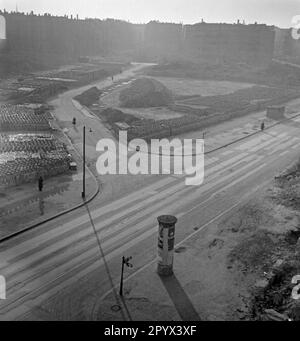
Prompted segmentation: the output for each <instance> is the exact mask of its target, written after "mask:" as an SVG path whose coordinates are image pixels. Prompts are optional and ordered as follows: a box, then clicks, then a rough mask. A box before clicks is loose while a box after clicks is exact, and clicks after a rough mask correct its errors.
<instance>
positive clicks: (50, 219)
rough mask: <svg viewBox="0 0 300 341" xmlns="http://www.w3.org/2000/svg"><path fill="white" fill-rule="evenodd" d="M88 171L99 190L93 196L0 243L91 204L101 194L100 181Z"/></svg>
mask: <svg viewBox="0 0 300 341" xmlns="http://www.w3.org/2000/svg"><path fill="white" fill-rule="evenodd" d="M87 170H88V171H89V172H90V174H91V175H92V178H93V179H94V181H95V183H96V184H97V189H96V191H95V192H94V193H93V194H92V196H91V197H90V198H89V199H87V200H85V199H83V202H82V203H80V204H78V205H76V206H74V207H72V208H69V209H67V210H65V211H62V212H60V213H58V214H56V215H54V216H52V217H49V218H47V219H45V220H43V221H40V222H38V223H36V224H33V225H30V226H27V227H24V228H23V229H21V230H20V231H17V232H14V233H12V234H9V235H7V236H5V237H3V238H0V243H3V242H5V241H8V240H10V239H12V238H14V237H17V236H19V235H20V234H22V233H25V232H28V231H30V230H33V229H34V228H36V227H38V226H41V225H43V224H45V223H48V222H50V221H52V220H54V219H56V218H59V217H61V216H63V215H65V214H68V213H70V212H73V211H75V210H77V209H78V208H81V207H83V206H84V205H85V204H88V203H89V202H91V201H92V200H94V199H95V197H96V196H97V195H98V194H99V192H100V185H99V184H98V181H97V180H96V178H95V176H94V174H92V172H91V171H90V170H89V169H88V168H87Z"/></svg>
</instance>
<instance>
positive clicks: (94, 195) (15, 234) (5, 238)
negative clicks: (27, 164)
mask: <svg viewBox="0 0 300 341" xmlns="http://www.w3.org/2000/svg"><path fill="white" fill-rule="evenodd" d="M298 116H300V113H298V114H296V115H294V116H291V117H289V118H285V119H283V120H281V121H278V122H275V123H274V124H271V125H270V126H268V127H266V128H265V130H268V129H271V128H273V127H275V126H277V125H279V124H282V123H283V122H286V121H290V120H291V119H293V118H295V117H298ZM259 133H261V130H258V131H256V132H254V133H251V134H248V135H246V136H243V137H241V138H239V139H236V140H234V141H231V142H229V143H227V144H224V145H222V146H220V147H217V148H215V149H212V150H209V151H207V152H204V154H210V153H213V152H215V151H218V150H220V149H223V148H226V147H228V146H230V145H232V144H234V143H237V142H239V141H242V140H245V139H247V138H248V137H250V136H254V135H256V134H259ZM69 140H70V139H69ZM70 142H71V141H70ZM71 144H72V143H71ZM72 145H73V144H72ZM74 150H75V151H76V152H77V153H78V151H77V150H76V148H75V147H74ZM195 155H196V154H195V153H193V154H191V156H195ZM86 169H87V170H88V171H89V173H90V174H91V176H92V178H93V180H94V181H95V183H96V186H97V189H96V191H95V192H94V194H92V196H91V197H90V198H89V199H88V200H83V202H82V203H81V204H78V205H76V206H74V207H72V208H70V209H68V210H65V211H62V212H60V213H58V214H56V215H54V216H52V217H50V218H48V219H45V220H43V221H41V222H38V223H36V224H33V225H31V226H27V227H25V228H23V229H21V230H20V231H18V232H15V233H12V234H10V235H8V236H6V237H3V238H0V243H2V242H5V241H7V240H10V239H12V238H14V237H16V236H18V235H20V234H22V233H25V232H28V231H30V230H32V229H34V228H36V227H38V226H41V225H42V224H45V223H47V222H50V221H52V220H54V219H56V218H59V217H61V216H63V215H65V214H68V213H70V212H73V211H75V210H77V209H78V208H81V207H83V206H84V205H85V204H87V203H89V202H91V201H92V200H93V199H94V198H95V197H96V196H97V195H98V194H99V192H100V185H99V183H98V181H97V179H96V178H95V176H94V174H93V173H92V172H91V170H90V169H89V168H88V167H86Z"/></svg>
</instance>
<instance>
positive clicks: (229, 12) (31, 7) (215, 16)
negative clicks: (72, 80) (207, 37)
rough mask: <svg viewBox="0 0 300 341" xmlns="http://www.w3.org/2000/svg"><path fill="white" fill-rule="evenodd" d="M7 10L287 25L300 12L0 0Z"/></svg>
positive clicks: (210, 4) (261, 0) (153, 1)
mask: <svg viewBox="0 0 300 341" xmlns="http://www.w3.org/2000/svg"><path fill="white" fill-rule="evenodd" d="M0 8H1V9H2V10H4V9H5V10H6V11H7V12H11V11H16V10H18V12H19V13H25V14H27V13H30V12H31V11H33V12H34V13H35V14H36V15H39V14H40V15H44V14H45V13H49V14H51V15H53V16H60V17H61V16H64V15H67V16H68V17H70V16H71V15H73V17H76V15H77V14H78V16H79V18H80V19H82V20H84V19H86V18H88V19H100V20H105V19H115V20H123V21H127V22H130V23H132V24H147V23H148V22H150V21H159V22H162V23H163V22H165V23H175V24H184V25H193V24H197V23H200V22H201V20H202V19H203V20H204V21H205V22H207V23H226V24H234V23H237V20H240V22H241V23H242V22H243V21H245V23H246V24H247V25H248V24H254V23H255V22H257V23H258V24H265V25H268V26H277V27H281V28H291V27H292V26H293V25H292V18H293V17H295V16H297V15H300V1H299V0H86V1H85V2H82V1H81V0H72V1H71V0H51V1H50V0H15V1H12V0H0Z"/></svg>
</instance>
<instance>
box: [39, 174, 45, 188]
mask: <svg viewBox="0 0 300 341" xmlns="http://www.w3.org/2000/svg"><path fill="white" fill-rule="evenodd" d="M38 184H39V191H40V192H42V190H43V186H44V179H43V178H42V176H40V177H39V181H38Z"/></svg>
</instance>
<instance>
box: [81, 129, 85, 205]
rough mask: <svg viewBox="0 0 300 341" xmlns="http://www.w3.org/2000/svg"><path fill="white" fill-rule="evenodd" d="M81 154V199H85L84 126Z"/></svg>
mask: <svg viewBox="0 0 300 341" xmlns="http://www.w3.org/2000/svg"><path fill="white" fill-rule="evenodd" d="M82 154H83V172H82V193H81V196H82V199H84V198H85V126H84V127H83V146H82Z"/></svg>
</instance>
